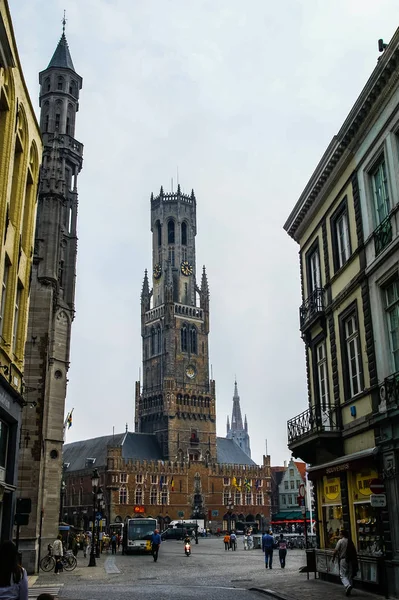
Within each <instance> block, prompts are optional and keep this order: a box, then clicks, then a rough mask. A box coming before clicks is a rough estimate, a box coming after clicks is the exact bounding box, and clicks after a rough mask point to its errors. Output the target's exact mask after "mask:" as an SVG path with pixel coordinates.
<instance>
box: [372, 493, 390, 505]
mask: <svg viewBox="0 0 399 600" xmlns="http://www.w3.org/2000/svg"><path fill="white" fill-rule="evenodd" d="M370 504H371V506H374V508H384V507H385V506H386V505H387V495H386V494H370Z"/></svg>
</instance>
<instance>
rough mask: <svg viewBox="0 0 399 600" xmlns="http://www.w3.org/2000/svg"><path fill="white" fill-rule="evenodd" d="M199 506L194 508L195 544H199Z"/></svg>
mask: <svg viewBox="0 0 399 600" xmlns="http://www.w3.org/2000/svg"><path fill="white" fill-rule="evenodd" d="M198 514H199V508H198V506H194V517H195V543H196V544H198Z"/></svg>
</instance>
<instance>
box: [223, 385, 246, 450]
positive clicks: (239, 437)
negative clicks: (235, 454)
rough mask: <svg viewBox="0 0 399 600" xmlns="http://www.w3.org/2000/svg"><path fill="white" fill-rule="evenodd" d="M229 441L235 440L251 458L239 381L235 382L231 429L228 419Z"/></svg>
mask: <svg viewBox="0 0 399 600" xmlns="http://www.w3.org/2000/svg"><path fill="white" fill-rule="evenodd" d="M226 437H227V439H230V440H234V441H235V442H236V443H237V444H238V445H239V446H240V448H241V449H242V450H243V451H244V452H245V454H246V455H247V456H249V457H250V458H251V447H250V443H249V434H248V423H247V415H245V420H244V425H243V423H242V415H241V407H240V396H239V395H238V387H237V381H235V382H234V396H233V411H232V413H231V427H230V422H229V417H227V435H226Z"/></svg>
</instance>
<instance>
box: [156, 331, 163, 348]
mask: <svg viewBox="0 0 399 600" xmlns="http://www.w3.org/2000/svg"><path fill="white" fill-rule="evenodd" d="M157 352H158V354H161V352H162V335H161V328H160V327H158V328H157Z"/></svg>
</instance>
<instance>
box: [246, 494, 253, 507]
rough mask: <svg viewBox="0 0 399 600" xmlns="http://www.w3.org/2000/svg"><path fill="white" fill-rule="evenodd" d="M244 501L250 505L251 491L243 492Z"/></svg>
mask: <svg viewBox="0 0 399 600" xmlns="http://www.w3.org/2000/svg"><path fill="white" fill-rule="evenodd" d="M245 503H246V505H247V506H251V505H252V492H247V493H246V494H245Z"/></svg>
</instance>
